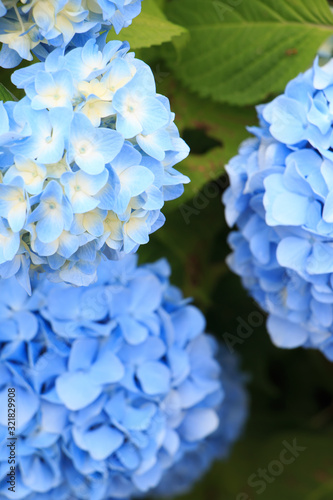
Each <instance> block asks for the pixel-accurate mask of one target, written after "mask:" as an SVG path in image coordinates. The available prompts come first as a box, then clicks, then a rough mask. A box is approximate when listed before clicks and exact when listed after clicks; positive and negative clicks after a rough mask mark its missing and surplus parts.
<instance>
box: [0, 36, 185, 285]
mask: <svg viewBox="0 0 333 500" xmlns="http://www.w3.org/2000/svg"><path fill="white" fill-rule="evenodd" d="M104 38H105V37H100V38H99V39H98V40H97V41H96V40H94V39H92V40H89V41H88V42H87V43H86V44H85V45H84V46H83V47H81V48H76V49H73V50H71V51H70V52H68V53H67V54H64V51H63V50H62V49H56V50H54V51H53V52H52V53H51V54H50V55H49V56H48V57H47V58H46V60H45V62H44V63H37V64H33V65H31V66H28V67H27V68H23V69H20V70H17V71H15V72H14V74H13V76H12V80H13V82H14V83H15V84H16V85H17V87H18V88H22V89H24V90H25V92H26V97H24V98H23V99H22V100H21V101H19V102H17V103H14V102H6V103H5V104H2V103H0V171H1V173H2V183H1V184H0V276H1V277H2V278H8V277H10V276H12V275H15V274H16V275H17V277H18V278H19V280H20V281H21V283H23V285H24V286H25V287H26V288H27V289H28V286H29V284H28V278H27V270H28V269H29V268H30V266H33V267H34V268H36V269H37V270H42V271H46V273H47V275H48V277H49V278H50V279H51V280H53V281H65V282H68V283H72V284H75V285H78V286H79V285H88V284H89V283H91V282H92V281H94V280H95V278H96V267H97V265H98V262H99V259H100V256H101V254H102V253H104V254H105V253H107V255H108V257H109V258H118V257H119V256H120V255H121V254H128V253H131V252H134V251H136V250H137V248H138V247H139V245H141V244H144V243H147V242H148V240H149V234H150V233H151V232H153V231H155V230H156V229H158V228H159V227H160V226H161V225H162V224H163V222H164V216H163V215H162V213H161V208H162V206H163V204H164V202H165V201H166V200H172V199H174V198H177V197H178V196H180V195H181V194H182V192H183V183H186V182H189V179H188V178H187V177H185V176H184V175H182V174H180V173H179V172H178V171H177V170H175V169H174V165H175V164H176V163H178V162H179V161H181V160H182V159H184V158H185V157H186V156H187V155H188V152H189V148H188V146H187V145H186V144H185V142H184V141H183V140H182V139H181V138H180V137H179V133H178V129H177V127H176V125H175V124H174V114H173V113H171V111H170V105H169V101H168V99H167V98H166V97H163V96H161V95H159V94H156V87H155V81H154V76H153V73H152V71H151V69H150V68H149V66H147V65H146V64H145V63H143V62H142V61H140V60H138V59H135V57H134V54H133V53H128V50H129V46H128V44H127V43H122V42H118V41H113V42H109V43H107V44H105V42H104Z"/></svg>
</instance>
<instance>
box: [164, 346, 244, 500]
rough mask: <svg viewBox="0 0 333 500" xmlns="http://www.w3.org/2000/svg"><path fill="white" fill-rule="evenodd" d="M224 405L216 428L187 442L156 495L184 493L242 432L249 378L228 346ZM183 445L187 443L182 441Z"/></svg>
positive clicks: (222, 358) (223, 359)
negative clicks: (195, 442) (194, 441)
mask: <svg viewBox="0 0 333 500" xmlns="http://www.w3.org/2000/svg"><path fill="white" fill-rule="evenodd" d="M218 359H219V362H220V365H221V381H222V387H223V404H222V405H220V408H219V411H218V416H219V420H220V425H219V427H218V428H217V430H216V431H215V432H214V433H213V434H211V435H209V436H208V437H207V438H205V439H203V440H202V441H201V442H200V445H199V447H198V446H191V444H189V443H186V445H185V449H184V451H183V450H182V451H183V453H181V455H180V456H181V459H180V460H179V461H178V462H176V463H175V464H174V465H173V466H172V467H171V468H170V469H169V470H168V471H167V472H166V473H165V474H164V475H163V477H162V480H161V482H160V483H159V485H158V486H157V488H155V490H154V495H156V496H162V497H170V496H176V495H182V494H184V493H187V492H188V491H189V490H191V489H192V487H193V485H194V484H195V483H196V482H197V481H198V480H200V479H201V478H202V476H203V475H204V474H205V473H206V472H207V471H208V470H209V469H210V468H211V466H212V464H213V463H214V461H215V460H226V459H227V458H228V457H229V455H230V451H231V447H232V445H233V443H234V442H235V441H236V440H237V439H238V438H239V436H240V434H241V433H242V431H243V428H244V425H245V422H246V419H247V416H248V395H247V391H246V389H245V382H246V377H245V376H244V374H242V373H241V372H240V370H239V360H238V358H237V357H236V356H234V355H232V354H230V352H229V351H228V350H227V349H226V348H225V347H222V346H220V347H219V355H218ZM182 444H183V446H184V443H182Z"/></svg>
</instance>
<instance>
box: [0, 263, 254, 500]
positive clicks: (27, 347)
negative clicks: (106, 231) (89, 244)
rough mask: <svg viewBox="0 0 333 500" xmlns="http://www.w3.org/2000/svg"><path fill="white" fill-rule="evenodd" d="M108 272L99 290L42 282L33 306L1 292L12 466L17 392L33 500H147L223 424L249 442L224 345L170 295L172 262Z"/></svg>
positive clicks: (23, 461) (1, 373) (13, 290)
mask: <svg viewBox="0 0 333 500" xmlns="http://www.w3.org/2000/svg"><path fill="white" fill-rule="evenodd" d="M99 273H100V274H99V279H98V281H97V283H96V284H94V285H91V286H90V287H87V288H83V287H81V288H78V287H71V286H70V285H66V284H63V283H62V284H54V283H51V282H49V281H47V280H45V279H44V280H36V283H35V284H34V287H33V293H32V295H31V296H29V295H28V294H27V293H26V292H25V291H24V290H23V288H22V287H20V285H19V284H18V283H17V281H16V280H15V279H14V278H12V279H10V280H3V281H2V282H1V286H2V290H1V293H2V297H3V305H2V308H1V310H0V317H1V329H0V352H1V359H0V403H1V404H0V408H1V412H0V443H1V445H0V460H1V461H4V462H5V463H6V461H7V456H6V444H7V413H6V410H5V409H6V407H7V406H6V404H5V403H6V398H7V397H8V393H7V389H8V387H14V388H15V389H16V394H17V396H16V397H17V401H18V404H19V412H18V417H17V422H16V436H17V447H16V449H17V454H18V455H17V459H16V490H17V491H18V492H19V493H18V494H19V497H20V498H22V499H29V500H35V499H39V498H50V499H51V498H64V499H67V498H69V497H71V496H73V497H75V498H77V499H95V498H98V499H100V500H103V499H110V498H111V496H112V498H113V497H115V498H128V497H132V496H137V495H142V494H144V493H146V492H147V491H149V490H151V489H153V488H156V487H157V486H158V484H159V483H160V481H161V479H162V478H163V477H164V475H165V473H166V472H167V471H168V470H169V469H170V468H171V467H172V466H173V464H175V463H176V462H179V461H181V460H182V458H183V456H184V455H185V454H187V453H189V452H194V451H195V450H200V449H201V446H203V443H206V441H207V439H208V437H209V436H211V435H213V433H214V432H217V429H219V426H220V419H221V423H222V428H221V430H220V431H218V432H221V433H222V434H223V436H224V438H223V439H224V440H225V442H226V443H229V442H231V441H233V440H234V439H235V437H236V435H238V430H236V429H238V428H239V427H240V425H239V423H240V422H241V421H242V420H243V416H242V415H243V412H244V408H245V406H244V400H242V401H241V400H240V399H241V398H238V396H237V387H238V386H239V382H238V381H237V380H238V379H237V377H236V375H235V373H234V370H231V369H230V367H229V364H230V363H229V361H227V359H226V361H224V360H222V376H221V369H220V366H219V363H218V362H217V360H216V359H215V355H216V352H217V345H216V342H215V341H214V340H213V338H212V337H211V336H209V335H207V334H205V333H204V328H205V320H204V317H203V316H202V314H201V313H200V311H199V310H198V309H196V308H195V307H194V306H193V305H191V304H190V303H189V301H188V300H185V299H183V297H182V294H181V292H180V291H179V290H178V289H176V288H175V287H173V286H171V285H170V283H169V274H170V270H169V266H168V264H167V262H166V261H159V262H157V263H155V264H152V265H145V266H141V267H137V265H136V257H135V256H128V257H126V258H125V259H123V260H122V261H118V262H112V261H108V262H105V263H104V264H103V265H102V266H101V267H100V269H99ZM230 377H231V378H230ZM231 379H232V380H231ZM230 384H231V385H233V387H230V386H229V385H230ZM234 386H235V387H236V390H234ZM232 398H235V401H232ZM230 412H232V415H233V417H232V419H231V417H230V414H231V413H230ZM228 415H229V416H228ZM235 416H237V418H236V417H235ZM238 417H239V418H238ZM238 421H239V422H238ZM214 439H215V438H214ZM213 441H214V440H213ZM205 446H206V445H205ZM228 446H229V444H228ZM221 451H222V448H221ZM2 470H3V471H4V473H6V472H7V467H6V465H5V464H4V466H3V467H1V471H2ZM1 484H4V482H3V481H2V483H1ZM4 488H5V487H3V489H0V498H1V499H2V498H7V497H6V491H5V489H4ZM43 495H44V496H43ZM66 495H67V496H66Z"/></svg>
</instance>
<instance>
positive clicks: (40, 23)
mask: <svg viewBox="0 0 333 500" xmlns="http://www.w3.org/2000/svg"><path fill="white" fill-rule="evenodd" d="M141 2H142V0H56V1H51V0H22V1H21V2H18V1H17V0H0V42H2V44H3V46H2V49H1V51H0V66H2V67H4V68H14V67H15V66H17V65H18V64H19V63H20V62H21V60H22V59H26V60H28V61H32V59H33V57H32V53H31V52H33V53H34V54H35V55H37V57H39V58H40V59H43V58H45V56H46V55H47V54H48V52H50V51H51V50H53V49H54V48H55V47H62V48H66V47H67V46H70V48H72V47H75V46H82V44H83V43H82V42H83V41H84V40H88V39H89V38H96V36H97V35H98V33H99V32H100V31H101V30H102V31H106V30H110V29H111V28H112V27H113V28H114V29H115V31H116V33H119V31H120V30H121V29H122V28H124V27H127V26H129V25H130V24H131V22H132V19H133V18H134V17H136V16H137V15H138V14H139V13H140V11H141Z"/></svg>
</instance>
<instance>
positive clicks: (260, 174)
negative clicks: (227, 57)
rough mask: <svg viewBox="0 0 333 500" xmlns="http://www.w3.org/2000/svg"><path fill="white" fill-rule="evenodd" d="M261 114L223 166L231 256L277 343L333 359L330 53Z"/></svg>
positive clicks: (332, 67)
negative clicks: (264, 313)
mask: <svg viewBox="0 0 333 500" xmlns="http://www.w3.org/2000/svg"><path fill="white" fill-rule="evenodd" d="M258 114H259V118H260V127H252V128H251V129H250V131H251V132H252V133H253V134H254V135H255V136H256V138H254V139H249V140H247V141H245V142H244V143H243V144H242V146H241V148H240V151H239V155H238V156H237V157H235V158H234V159H233V160H232V161H231V162H230V164H229V166H228V169H227V170H228V173H229V176H230V184H231V186H230V187H229V189H228V190H227V191H226V193H225V195H224V203H225V205H226V218H227V221H228V223H229V225H231V226H232V225H234V224H235V223H236V225H237V231H235V232H233V233H231V235H230V239H229V241H230V245H231V247H232V249H233V253H232V255H231V256H230V257H229V265H230V267H231V268H232V269H233V270H234V271H235V272H236V273H237V274H239V275H240V276H241V277H242V280H243V283H244V286H245V287H246V288H247V289H248V290H249V292H250V293H251V295H252V296H253V297H254V298H255V299H256V300H257V301H258V303H259V304H260V305H261V307H262V308H263V309H264V310H265V311H267V312H268V314H269V316H268V323H267V327H268V331H269V333H270V334H271V337H272V339H273V341H274V343H275V344H276V345H278V346H280V347H287V348H292V347H297V346H305V347H313V348H318V349H320V350H321V351H322V352H323V353H324V354H325V355H326V356H327V357H328V358H329V359H330V360H333V274H332V273H333V246H332V234H333V152H332V145H333V132H332V124H333V60H331V61H330V62H329V63H328V64H327V65H325V66H323V67H320V66H319V65H318V60H316V61H315V62H314V65H313V67H312V68H311V69H310V70H308V71H307V72H306V73H304V74H301V75H299V76H298V77H297V78H295V79H294V80H292V81H291V82H290V83H289V84H288V85H287V87H286V90H285V93H284V94H283V95H281V96H279V97H277V98H276V99H274V100H273V101H272V102H271V103H269V104H267V105H264V106H260V107H259V108H258Z"/></svg>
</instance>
